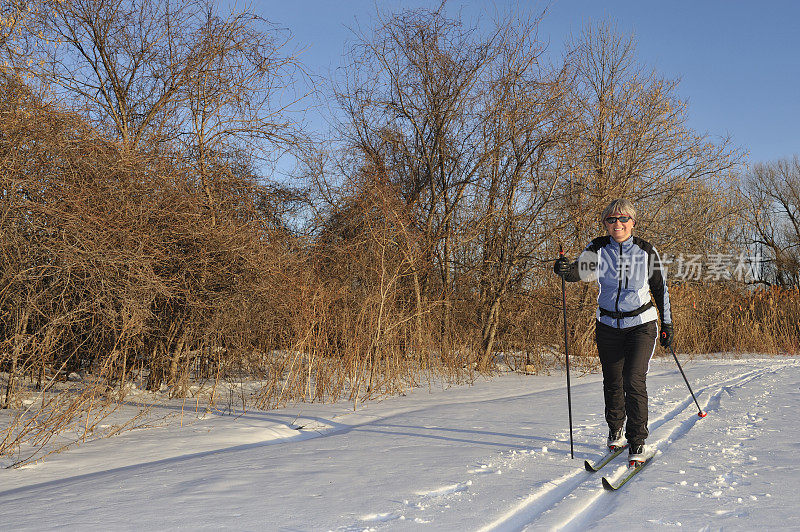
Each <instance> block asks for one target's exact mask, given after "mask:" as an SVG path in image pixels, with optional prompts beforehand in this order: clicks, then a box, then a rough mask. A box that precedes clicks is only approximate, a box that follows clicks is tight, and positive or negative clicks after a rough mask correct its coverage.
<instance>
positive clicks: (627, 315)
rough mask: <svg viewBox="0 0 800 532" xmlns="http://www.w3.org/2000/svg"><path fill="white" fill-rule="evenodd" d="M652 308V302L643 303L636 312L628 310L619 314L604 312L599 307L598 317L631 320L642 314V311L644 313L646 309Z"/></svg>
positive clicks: (610, 311)
mask: <svg viewBox="0 0 800 532" xmlns="http://www.w3.org/2000/svg"><path fill="white" fill-rule="evenodd" d="M652 307H653V302H652V301H648V302H647V303H645V304H644V305H642V306H641V307H639V308H637V309H636V310H628V311H626V312H619V311H614V310H606V309H604V308H603V307H599V309H600V315H601V316H611V317H612V318H614V319H615V320H620V319H622V318H632V317H634V316H638V315H639V314H641V313H642V312H644V311H646V310H648V309H650V308H652Z"/></svg>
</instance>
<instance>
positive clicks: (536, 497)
mask: <svg viewBox="0 0 800 532" xmlns="http://www.w3.org/2000/svg"><path fill="white" fill-rule="evenodd" d="M783 367H784V365H782V364H776V365H771V366H769V367H766V368H760V369H757V370H751V371H747V372H744V373H739V374H736V375H733V376H725V377H724V378H721V379H720V378H719V376H717V379H719V380H717V381H715V382H712V383H710V384H706V385H704V386H702V387H699V388H698V389H696V390H695V394H696V396H697V397H698V401H700V405H701V408H702V409H703V410H705V411H706V412H709V415H713V413H714V412H715V411H717V410H718V409H719V408H720V405H721V403H722V401H723V399H724V397H725V396H730V395H733V393H735V390H736V389H737V388H741V387H743V386H746V385H747V384H749V383H751V382H752V381H754V380H756V379H760V378H762V377H765V376H768V375H771V374H774V373H777V372H778V371H780V369H781V368H783ZM593 385H596V384H593ZM676 386H677V385H672V386H666V387H664V388H662V390H660V391H659V392H658V394H657V395H661V394H663V393H666V392H668V391H670V390H673V389H674V388H675V387H676ZM681 386H684V387H685V385H684V383H682V382H681ZM664 406H666V407H667V408H668V409H667V410H666V411H665V412H662V413H661V414H659V415H656V416H655V417H654V418H652V419H651V420H650V422H649V427H650V433H651V436H650V439H649V440H648V445H649V446H650V448H651V449H654V452H655V457H654V458H653V462H652V463H651V464H650V465H648V470H655V469H656V468H658V467H659V465H658V461H659V459H660V457H661V456H662V455H663V454H664V453H666V452H668V451H669V449H670V447H671V446H672V445H673V444H674V443H680V442H681V441H682V440H683V438H684V437H685V436H686V435H687V434H688V433H689V431H690V430H691V429H692V427H693V426H694V425H695V423H697V422H698V421H700V420H701V419H702V418H700V417H699V416H697V407H696V405H695V403H694V400H693V399H692V396H691V395H690V394H688V391H687V392H686V396H685V398H684V399H683V400H680V401H677V402H672V403H664ZM751 421H752V420H751ZM539 450H541V453H539V454H547V453H548V449H547V447H542V448H541V449H536V450H535V451H534V450H533V449H531V450H529V451H524V450H523V451H521V452H520V451H514V452H512V454H515V455H516V454H518V453H521V454H522V455H523V456H524V455H526V454H527V455H531V454H534V453H538V452H539ZM728 451H729V450H728ZM729 452H730V451H729ZM624 457H625V455H624V454H623V455H621V456H620V457H618V458H617V459H615V461H614V462H612V463H611V464H609V465H607V466H606V467H605V468H604V469H602V470H601V471H599V472H597V473H589V472H587V471H585V470H584V468H583V467H582V464H581V467H580V468H578V467H577V466H576V467H575V469H574V470H572V471H570V472H568V473H566V474H564V475H562V476H560V477H558V478H555V479H553V480H550V481H546V482H544V483H543V484H541V485H540V486H538V487H537V488H536V489H535V490H534V491H532V492H531V493H530V494H529V495H528V496H527V497H525V498H524V499H523V500H521V501H520V502H519V503H517V504H516V505H514V506H513V507H512V508H510V509H508V510H506V511H505V512H502V513H501V514H500V515H498V516H497V517H496V518H495V519H494V520H493V521H492V522H491V523H489V524H487V525H485V526H483V527H481V528H480V529H479V530H480V531H481V532H501V531H502V532H507V531H517V530H586V529H589V528H591V527H592V526H593V525H594V524H595V523H596V522H597V521H599V520H600V519H602V518H604V517H606V516H609V515H611V514H613V512H614V510H615V508H616V507H617V503H616V502H615V500H614V497H618V496H619V495H618V494H615V493H609V492H607V491H606V490H605V489H603V487H602V486H601V484H600V477H601V476H603V475H606V476H608V477H609V479H611V480H615V479H617V478H619V477H621V476H622V475H623V474H625V472H626V470H627V464H626V463H625V460H624ZM576 458H577V457H576ZM576 461H577V460H576ZM620 461H622V465H617V466H616V467H615V465H614V464H615V463H617V464H619V463H620ZM648 470H645V471H642V472H641V473H640V474H639V475H638V477H639V478H642V477H645V476H646V475H648ZM466 472H467V474H469V475H470V476H471V477H472V479H470V480H464V481H462V482H457V483H451V484H446V485H443V486H441V487H438V488H432V489H421V490H418V491H416V492H415V493H414V496H415V497H416V500H406V501H403V507H404V508H402V509H400V510H393V511H386V512H376V513H373V514H368V515H364V516H362V517H361V518H360V519H359V523H354V524H352V525H350V526H344V527H340V528H339V530H345V531H355V530H376V529H377V528H380V527H381V525H386V524H389V523H390V522H393V523H403V527H402V528H406V527H407V526H409V525H412V524H413V525H416V526H418V525H423V524H435V522H434V521H433V520H428V519H423V518H422V517H419V516H418V517H416V518H414V517H413V515H414V512H415V511H420V512H424V511H427V513H428V514H430V513H431V511H432V510H433V511H435V510H436V509H437V507H438V509H440V510H441V509H442V508H443V509H448V510H449V509H450V501H451V500H453V499H452V497H453V496H459V495H466V492H468V491H469V490H470V489H471V488H472V487H473V482H480V480H481V478H482V477H481V475H486V474H500V473H501V472H502V471H501V470H499V469H498V468H496V467H493V465H492V464H491V463H489V461H487V462H484V463H480V464H476V465H473V466H472V467H470V468H469V469H467V471H466ZM729 476H730V475H727V476H725V475H720V476H718V478H717V482H716V483H717V484H719V485H720V486H727V485H729V484H730V483H731V482H734V483H735V482H736V481H735V479H733V478H728V477H729ZM636 481H637V479H633V480H632V481H631V483H630V484H629V485H628V486H626V488H628V487H630V486H633V485H635V483H636ZM626 488H623V489H626ZM719 493H721V489H717V491H714V492H712V494H711V496H719ZM715 494H716V495H715ZM420 515H425V514H420ZM650 522H651V523H652V524H654V525H661V526H672V525H674V524H673V523H662V522H655V521H650ZM416 526H415V527H414V528H416ZM677 526H680V525H679V524H678V525H677Z"/></svg>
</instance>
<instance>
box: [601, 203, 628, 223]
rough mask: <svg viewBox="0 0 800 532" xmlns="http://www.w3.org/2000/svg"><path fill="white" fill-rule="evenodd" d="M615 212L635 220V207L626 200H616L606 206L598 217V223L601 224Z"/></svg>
mask: <svg viewBox="0 0 800 532" xmlns="http://www.w3.org/2000/svg"><path fill="white" fill-rule="evenodd" d="M615 212H618V213H620V214H625V215H627V216H630V217H631V218H633V219H634V220H635V219H636V207H634V206H633V202H632V201H631V200H629V199H628V198H618V199H615V200H614V201H612V202H611V203H609V204H608V207H606V208H605V210H604V211H603V214H601V215H600V221H601V222H602V221H603V220H605V219H606V218H607V217H609V216H611V215H612V214H614V213H615Z"/></svg>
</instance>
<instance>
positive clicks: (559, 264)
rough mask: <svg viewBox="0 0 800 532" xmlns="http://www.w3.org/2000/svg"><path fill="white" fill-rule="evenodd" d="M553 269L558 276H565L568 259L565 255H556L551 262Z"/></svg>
mask: <svg viewBox="0 0 800 532" xmlns="http://www.w3.org/2000/svg"><path fill="white" fill-rule="evenodd" d="M553 271H554V272H556V275H558V276H559V277H566V275H567V274H568V273H569V261H568V260H567V258H566V257H558V258H557V259H556V262H555V263H554V264H553Z"/></svg>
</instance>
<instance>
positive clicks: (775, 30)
mask: <svg viewBox="0 0 800 532" xmlns="http://www.w3.org/2000/svg"><path fill="white" fill-rule="evenodd" d="M438 5H439V2H431V1H427V2H426V1H422V0H405V1H401V0H339V1H334V0H294V1H292V0H254V1H253V4H252V8H253V10H254V11H255V12H256V13H258V14H259V15H261V16H263V17H265V18H266V19H268V20H270V21H271V22H273V23H276V24H278V25H280V26H283V27H286V28H288V29H289V30H291V32H292V33H293V35H294V45H295V46H296V47H299V48H303V49H304V51H303V54H302V56H301V59H302V61H303V62H304V63H305V64H306V65H307V67H308V68H309V69H310V70H311V71H313V72H315V73H317V74H320V75H326V74H327V73H328V72H329V70H330V69H332V68H336V67H337V66H339V65H341V64H342V55H343V52H344V50H345V47H346V45H347V42H348V41H350V40H352V39H353V33H352V31H351V30H350V29H349V28H352V27H355V26H356V25H357V24H358V25H360V26H361V27H362V28H368V27H370V25H371V22H372V20H373V19H374V15H375V12H376V8H377V9H380V10H382V11H385V10H387V9H388V10H399V9H402V8H405V7H408V8H415V7H422V6H425V7H430V8H435V7H437V6H438ZM547 5H549V11H548V14H547V15H546V17H545V19H544V20H543V22H542V24H541V25H540V29H539V35H540V38H542V39H548V40H549V42H550V43H551V49H552V50H553V52H557V51H559V50H560V49H561V45H562V44H563V42H564V41H565V39H566V38H567V36H568V35H569V33H570V31H572V32H575V33H578V32H579V31H580V29H581V28H582V27H583V25H584V24H586V23H587V22H588V21H599V20H604V19H610V20H612V21H614V22H615V23H616V24H617V27H618V28H619V29H620V30H621V31H622V32H624V33H626V34H633V35H634V37H635V38H636V41H637V44H638V46H637V50H638V56H639V60H640V62H641V63H643V64H645V65H647V66H650V67H653V68H655V69H656V70H658V71H659V72H660V73H662V74H663V75H665V76H667V77H670V78H680V79H681V83H680V86H679V96H680V97H681V98H683V99H687V100H688V101H689V113H690V114H689V120H690V122H689V125H690V126H691V127H692V128H693V129H694V130H696V131H698V132H702V133H709V134H711V135H713V136H724V135H730V136H731V137H732V138H733V141H734V144H735V145H736V146H739V147H741V148H743V149H745V150H746V151H748V152H749V160H750V161H751V162H759V161H770V160H775V159H779V158H785V157H791V156H793V155H795V154H800V1H794V0H764V1H761V2H755V1H744V0H729V1H723V0H669V1H651V0H638V1H635V0H617V1H605V2H603V1H599V0H594V1H593V0H553V1H552V2H550V3H549V4H548V3H546V2H533V1H532V2H525V1H519V0H518V1H506V0H497V1H495V2H477V1H471V2H468V1H463V0H462V1H456V0H450V2H448V10H449V11H451V12H455V11H459V10H460V11H461V13H462V14H463V16H464V18H465V19H467V20H472V19H474V18H475V17H476V16H477V15H479V14H480V13H484V15H487V16H484V18H485V19H488V14H490V13H491V12H492V11H493V10H494V9H495V8H496V9H498V10H500V11H501V12H505V11H507V10H509V9H512V10H515V11H523V12H528V11H529V12H532V13H539V12H541V11H542V9H543V8H544V7H546V6H547ZM492 6H495V7H492ZM487 10H488V11H487Z"/></svg>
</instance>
